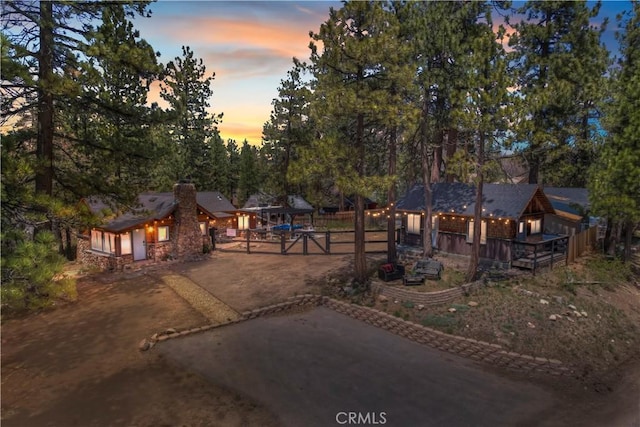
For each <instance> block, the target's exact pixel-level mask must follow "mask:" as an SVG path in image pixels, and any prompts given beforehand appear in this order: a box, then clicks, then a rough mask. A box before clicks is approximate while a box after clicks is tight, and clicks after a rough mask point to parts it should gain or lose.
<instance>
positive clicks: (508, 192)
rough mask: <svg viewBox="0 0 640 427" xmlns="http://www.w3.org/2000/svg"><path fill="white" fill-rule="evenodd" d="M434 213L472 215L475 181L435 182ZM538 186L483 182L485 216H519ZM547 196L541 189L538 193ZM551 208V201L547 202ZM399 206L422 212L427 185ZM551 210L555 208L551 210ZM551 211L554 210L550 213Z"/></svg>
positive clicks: (399, 202)
mask: <svg viewBox="0 0 640 427" xmlns="http://www.w3.org/2000/svg"><path fill="white" fill-rule="evenodd" d="M432 189H433V203H432V209H433V211H434V212H449V213H456V214H459V215H468V216H471V215H473V212H474V209H475V198H476V187H475V186H474V185H472V184H463V183H459V182H454V183H435V184H432ZM538 189H539V187H538V185H536V184H484V186H483V192H482V193H483V194H482V200H483V203H482V207H483V209H484V211H483V216H485V217H488V216H493V217H499V218H512V219H517V218H520V216H521V215H522V213H523V212H524V210H525V209H526V207H527V205H528V204H529V202H530V201H531V200H532V199H533V197H534V196H535V195H536V192H537V191H538ZM539 194H540V195H541V196H542V197H545V196H544V194H543V193H542V192H540V193H539ZM546 204H547V205H548V208H551V204H550V203H546ZM396 208H397V209H399V210H406V211H423V210H424V209H425V206H424V186H423V185H422V184H418V185H415V186H414V187H413V188H411V189H410V190H409V191H408V192H407V194H406V195H405V196H404V197H403V198H402V199H400V200H398V202H397V204H396ZM550 210H551V211H552V209H550ZM551 213H552V212H551Z"/></svg>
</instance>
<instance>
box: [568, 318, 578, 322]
mask: <svg viewBox="0 0 640 427" xmlns="http://www.w3.org/2000/svg"><path fill="white" fill-rule="evenodd" d="M567 320H568V321H569V322H571V323H575V322H576V321H575V320H573V319H572V318H571V317H567Z"/></svg>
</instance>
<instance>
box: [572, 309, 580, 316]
mask: <svg viewBox="0 0 640 427" xmlns="http://www.w3.org/2000/svg"><path fill="white" fill-rule="evenodd" d="M573 314H575V316H576V317H582V314H580V312H579V311H578V310H575V311H574V312H573Z"/></svg>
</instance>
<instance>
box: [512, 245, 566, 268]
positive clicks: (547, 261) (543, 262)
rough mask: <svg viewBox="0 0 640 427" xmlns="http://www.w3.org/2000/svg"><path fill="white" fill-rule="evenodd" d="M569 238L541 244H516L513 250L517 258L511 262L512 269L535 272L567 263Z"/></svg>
mask: <svg viewBox="0 0 640 427" xmlns="http://www.w3.org/2000/svg"><path fill="white" fill-rule="evenodd" d="M568 240H569V238H568V236H561V237H557V238H554V239H548V240H543V241H539V242H514V245H513V249H514V254H517V255H516V258H514V259H513V260H512V261H511V266H512V267H518V268H524V269H527V270H533V274H535V272H536V269H537V268H538V267H547V266H549V267H550V268H553V265H554V264H558V263H561V262H562V263H566V262H567V243H568Z"/></svg>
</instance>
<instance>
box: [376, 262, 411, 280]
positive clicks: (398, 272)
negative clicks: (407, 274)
mask: <svg viewBox="0 0 640 427" xmlns="http://www.w3.org/2000/svg"><path fill="white" fill-rule="evenodd" d="M404 271H405V270H404V266H403V265H398V264H390V263H389V264H382V265H381V266H380V267H379V268H378V277H379V278H380V279H381V280H384V281H385V282H390V281H392V280H398V279H402V277H403V276H404Z"/></svg>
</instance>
